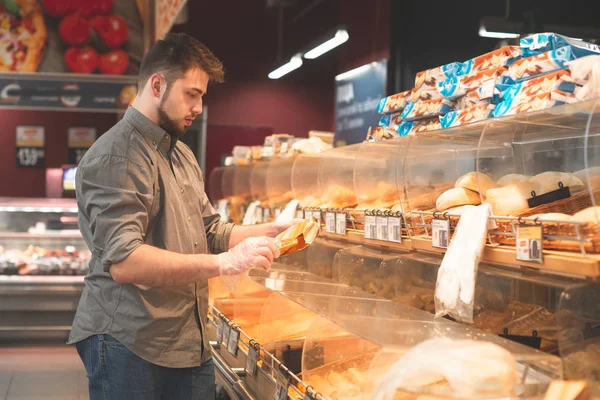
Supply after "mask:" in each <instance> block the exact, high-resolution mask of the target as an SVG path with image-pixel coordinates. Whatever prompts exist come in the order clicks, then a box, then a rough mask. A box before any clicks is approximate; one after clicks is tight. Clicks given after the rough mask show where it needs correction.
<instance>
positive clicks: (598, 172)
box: [573, 167, 600, 189]
mask: <svg viewBox="0 0 600 400" xmlns="http://www.w3.org/2000/svg"><path fill="white" fill-rule="evenodd" d="M573 175H575V176H576V177H577V178H578V179H579V180H580V181H581V182H582V183H583V186H585V187H586V188H588V189H600V167H592V168H588V169H582V170H579V171H577V172H575V173H574V174H573ZM588 177H589V179H590V182H589V184H588Z"/></svg>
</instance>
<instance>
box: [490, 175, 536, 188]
mask: <svg viewBox="0 0 600 400" xmlns="http://www.w3.org/2000/svg"><path fill="white" fill-rule="evenodd" d="M531 178H532V177H531V176H529V175H521V174H508V175H504V176H503V177H502V178H500V179H498V182H496V183H497V184H498V185H499V186H508V185H515V184H518V183H524V182H529V180H530V179H531Z"/></svg>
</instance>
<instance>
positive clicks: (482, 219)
mask: <svg viewBox="0 0 600 400" xmlns="http://www.w3.org/2000/svg"><path fill="white" fill-rule="evenodd" d="M491 215H492V207H491V206H490V205H489V204H483V205H480V206H477V207H473V208H470V209H467V210H465V212H464V213H463V214H462V216H461V217H460V221H459V222H458V225H457V227H456V230H455V231H454V236H453V237H452V241H451V242H450V246H449V247H448V251H447V252H446V255H445V256H444V259H443V260H442V265H441V266H440V269H439V270H438V276H437V282H436V287H435V315H436V316H438V317H442V316H444V315H447V314H448V315H450V316H451V317H452V318H454V319H456V320H459V321H462V322H467V323H472V322H473V303H474V299H475V277H476V274H477V266H478V265H479V260H480V259H481V254H482V252H483V249H484V247H485V242H486V239H487V232H488V217H489V216H491Z"/></svg>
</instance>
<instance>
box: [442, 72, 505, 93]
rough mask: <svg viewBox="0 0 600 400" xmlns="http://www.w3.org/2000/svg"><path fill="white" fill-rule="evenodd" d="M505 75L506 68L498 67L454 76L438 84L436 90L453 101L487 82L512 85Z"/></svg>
mask: <svg viewBox="0 0 600 400" xmlns="http://www.w3.org/2000/svg"><path fill="white" fill-rule="evenodd" d="M507 73H508V71H507V70H506V68H504V67H499V68H494V69H488V70H485V71H481V72H476V73H474V74H471V75H465V76H458V77H457V76H455V77H451V78H448V79H446V80H445V81H442V82H439V83H438V85H437V89H438V91H439V93H440V95H441V96H443V97H444V98H447V99H451V100H454V99H457V98H459V97H461V96H464V95H466V94H467V93H468V92H469V91H472V90H476V89H478V88H479V87H481V86H482V85H483V84H484V82H487V81H492V82H493V83H494V84H506V83H512V80H511V79H509V78H508V76H507ZM488 84H489V83H488Z"/></svg>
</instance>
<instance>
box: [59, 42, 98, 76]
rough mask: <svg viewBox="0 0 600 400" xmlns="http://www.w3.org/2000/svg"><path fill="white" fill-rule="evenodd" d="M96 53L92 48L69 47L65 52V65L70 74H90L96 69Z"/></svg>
mask: <svg viewBox="0 0 600 400" xmlns="http://www.w3.org/2000/svg"><path fill="white" fill-rule="evenodd" d="M98 62H99V58H98V52H97V51H96V50H94V48H92V47H89V46H86V47H70V48H69V49H68V50H67V51H66V52H65V64H66V65H67V68H68V69H69V71H71V72H75V73H80V74H91V73H92V72H94V70H95V69H96V68H98Z"/></svg>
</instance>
